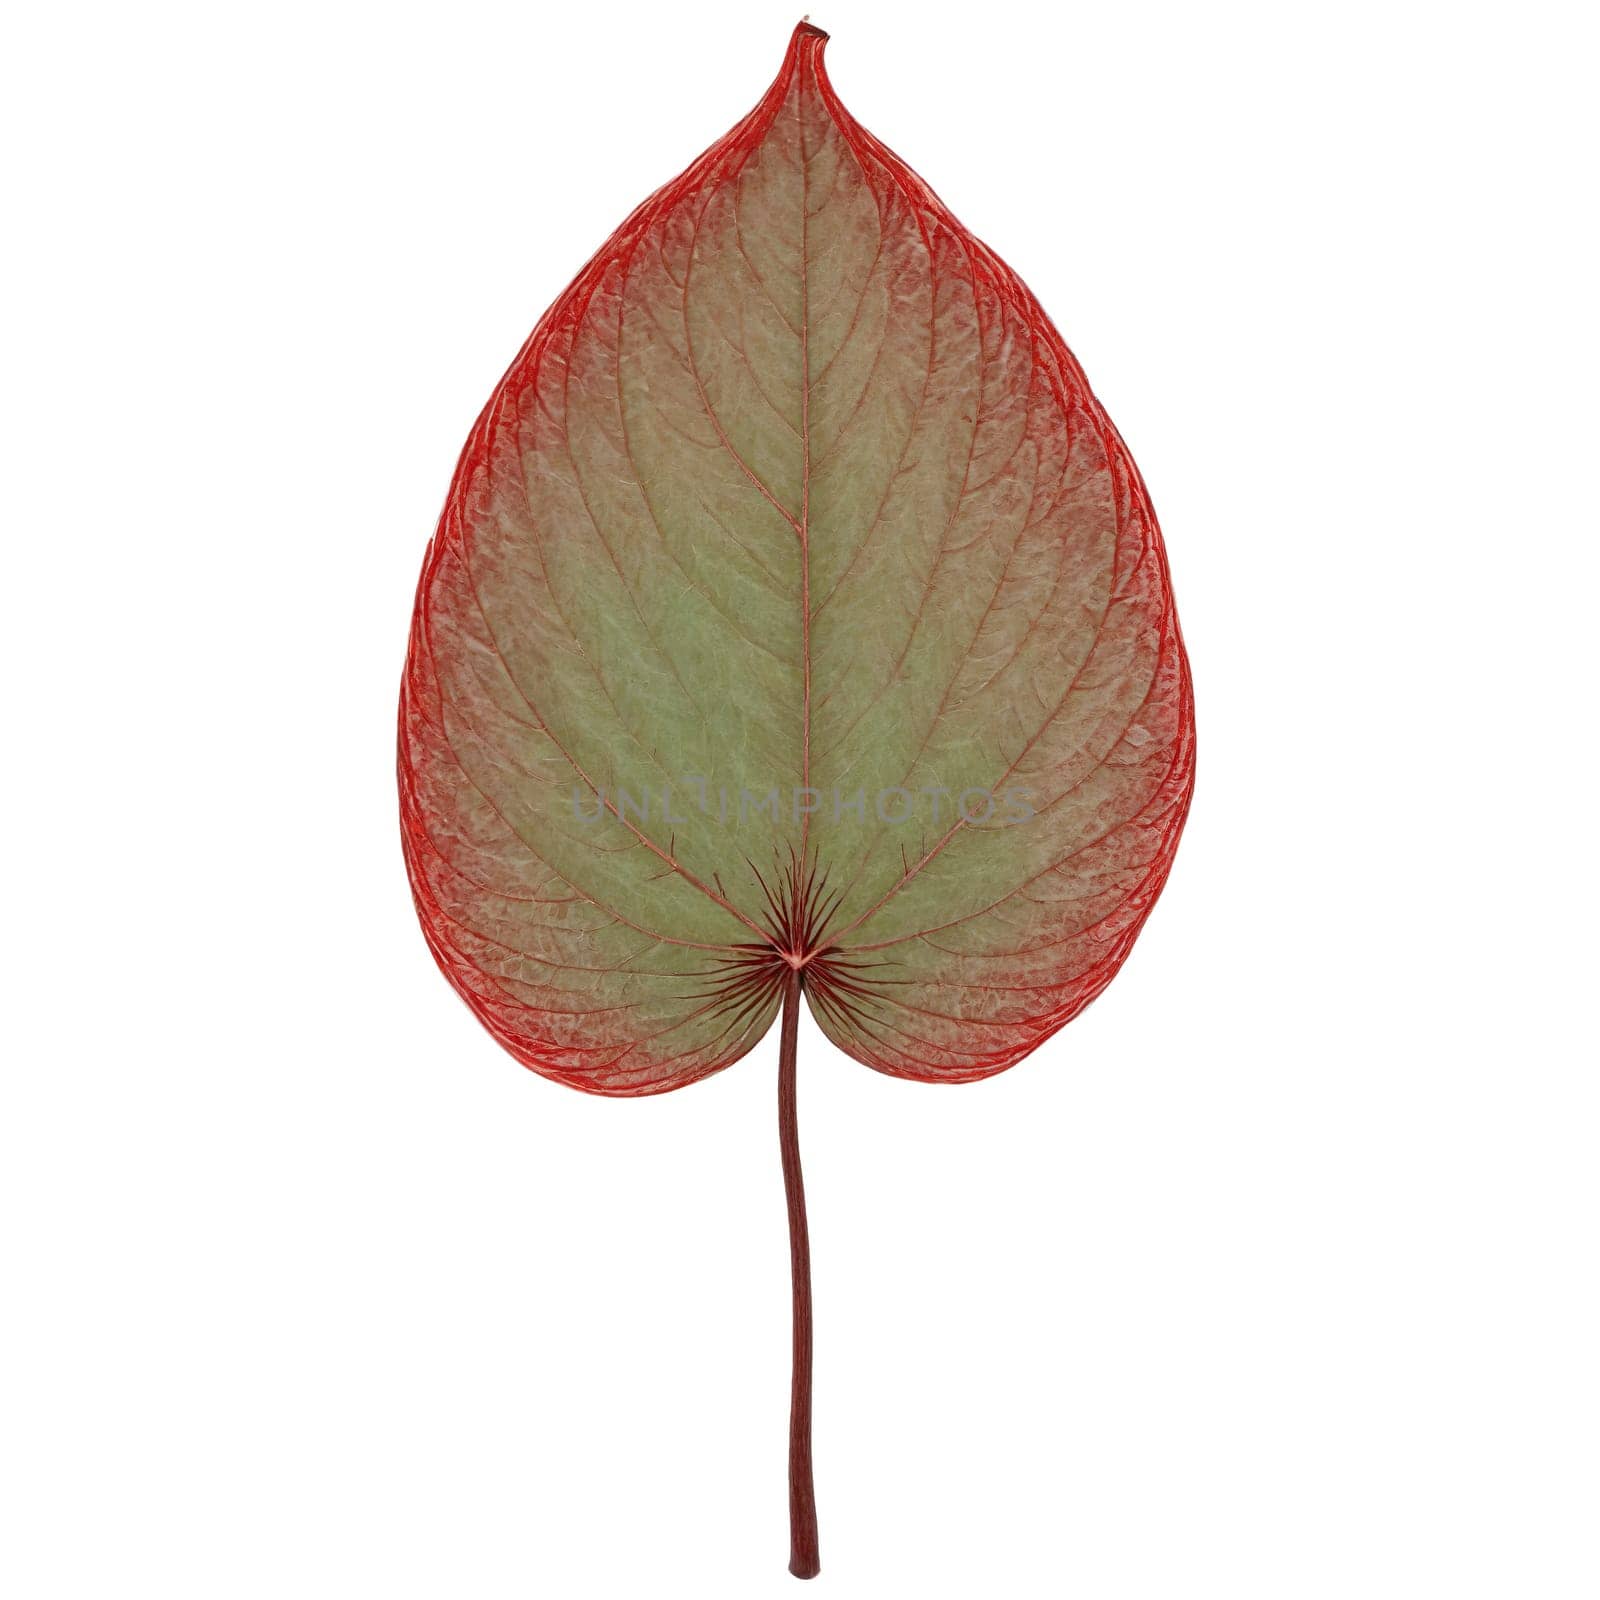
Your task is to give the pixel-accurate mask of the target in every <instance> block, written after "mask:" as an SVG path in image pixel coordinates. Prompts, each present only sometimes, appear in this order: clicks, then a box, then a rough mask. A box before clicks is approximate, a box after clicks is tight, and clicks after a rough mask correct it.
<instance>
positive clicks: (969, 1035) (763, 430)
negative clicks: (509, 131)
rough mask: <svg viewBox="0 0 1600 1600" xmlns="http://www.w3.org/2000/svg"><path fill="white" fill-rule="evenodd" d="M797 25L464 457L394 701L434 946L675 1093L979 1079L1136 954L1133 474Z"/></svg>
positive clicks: (1166, 744) (509, 1030) (1139, 815)
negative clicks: (729, 122) (699, 1083)
mask: <svg viewBox="0 0 1600 1600" xmlns="http://www.w3.org/2000/svg"><path fill="white" fill-rule="evenodd" d="M825 38H826V35H824V34H822V33H821V32H820V31H819V30H817V29H815V28H812V27H810V26H809V25H807V24H802V25H801V26H800V27H799V28H797V29H796V31H795V34H794V36H793V39H792V41H791V43H790V46H789V51H788V54H787V57H786V58H785V60H784V63H783V69H782V71H781V72H780V73H779V75H778V78H777V81H776V82H775V83H774V84H773V85H772V87H771V89H770V90H768V92H767V94H766V96H765V97H764V98H763V99H762V101H761V102H760V104H759V105H758V106H757V107H756V108H755V110H754V111H753V112H751V114H750V115H749V116H748V117H746V118H745V119H744V121H743V122H741V123H740V124H739V125H738V126H737V127H736V128H734V129H733V130H732V131H731V132H730V133H729V134H728V135H727V136H726V137H725V138H723V139H721V140H720V141H719V142H718V143H717V144H715V145H713V146H712V147H711V149H709V150H708V151H707V152H706V153H705V154H704V155H702V156H701V157H700V159H699V160H698V161H696V162H695V163H694V164H693V165H692V166H691V167H690V168H689V169H688V170H687V171H686V172H685V173H684V174H683V175H682V176H681V177H679V178H677V179H676V180H675V181H674V182H672V183H670V184H668V185H667V186H666V187H665V188H664V189H661V190H660V191H658V192H657V193H656V194H655V195H653V196H652V197H651V198H650V199H649V200H647V201H646V202H645V203H644V204H643V205H642V206H640V207H639V209H638V210H637V211H635V212H634V214H633V215H632V216H631V217H630V218H629V219H628V220H627V221H626V222H625V223H624V224H623V225H622V227H621V228H620V229H618V231H617V232H616V234H615V235H614V236H613V237H612V238H611V239H610V240H608V241H607V243H606V244H605V245H604V247H603V248H602V249H601V250H600V252H599V253H598V254H597V255H596V256H595V257H594V259H593V260H592V261H590V263H589V264H588V266H587V267H585V269H584V270H583V272H582V273H580V274H579V276H578V278H577V279H576V281H575V282H574V283H573V284H572V286H571V287H570V288H569V289H568V290H567V291H566V292H565V293H564V294H563V295H562V296H561V297H560V299H559V300H557V301H556V303H555V305H553V306H552V307H551V309H550V310H549V312H547V313H546V315H545V316H544V318H543V319H542V320H541V322H540V323H539V326H538V328H537V329H536V330H535V332H534V333H533V335H532V337H531V338H530V339H529V340H528V342H527V344H526V345H525V347H524V348H523V350H522V352H521V354H520V355H519V356H518V357H517V359H516V360H515V362H514V363H513V364H512V366H511V369H510V371H509V372H508V373H507V374H506V376H505V378H504V379H503V380H502V381H501V383H500V386H499V387H498V388H497V389H496V390H495V393H494V395H493V396H492V398H491V399H490V401H489V404H488V405H487V407H486V408H485V410H484V412H483V414H482V416H481V417H480V418H479V419H478V422H477V425H476V426H475V428H474V429H473V431H472V435H471V437H470V438H469V440H468V442H467V445H466V448H465V450H464V452H463V454H462V457H461V462H460V465H459V467H458V469H457V471H456V475H455V480H454V483H453V484H452V486H451V490H450V495H449V499H448V501H447V503H446V506H445V510H444V514H443V517H442V519H441V521H440V524H439V528H438V531H437V533H436V534H435V536H434V539H433V542H432V545H431V547H430V549H429V552H428V557H427V562H426V566H425V568H424V571H423V574H422V581H421V586H420V589H419V592H418V598H417V606H416V614H415V619H414V624H413V628H412V633H411V643H410V652H409V657H408V660H407V664H406V672H405V681H404V690H403V697H402V706H401V718H400V763H399V765H400V782H401V792H402V815H403V832H404V843H405V851H406V859H407V862H408V865H409V869H410V873H411V880H412V884H413V888H414V891H415V897H416V903H417V908H418V912H419V914H420V916H421V920H422V925H423V928H424V931H425V932H426V935H427V938H428V941H429V943H430V945H431V946H432V949H433V951H434V954H435V956H436V957H437V958H438V961H439V964H440V966H441V967H442V968H443V969H444V971H445V973H446V975H447V976H448V977H449V979H450V981H451V982H452V983H453V984H454V985H455V986H456V988H457V989H458V990H459V991H460V993H461V994H462V995H463V997H464V998H465V999H466V1000H467V1002H468V1004H469V1005H470V1006H471V1007H472V1009H473V1010H474V1011H475V1012H476V1013H477V1015H478V1016H479V1018H480V1019H481V1020H482V1021H483V1022H484V1023H485V1025H486V1026H487V1027H488V1028H489V1029H490V1031H491V1032H492V1033H493V1034H494V1035H495V1037H496V1038H497V1039H499V1040H500V1042H501V1043H502V1044H503V1045H504V1046H505V1047H506V1048H507V1049H508V1050H510V1051H511V1052H512V1054H513V1055H515V1056H516V1057H517V1059H518V1060H520V1061H522V1062H523V1063H525V1064H526V1065H527V1066H529V1067H532V1068H533V1069H534V1070H535V1071H537V1072H540V1073H543V1074H545V1075H546V1076H548V1077H551V1078H555V1079H559V1080H560V1081H562V1082H564V1083H568V1084H571V1085H572V1086H573V1087H575V1088H580V1089H585V1090H590V1091H592V1092H595V1093H599V1094H609V1095H633V1094H647V1093H654V1092H658V1091H662V1090H667V1089H674V1088H679V1087H681V1086H683V1085H685V1084H688V1083H692V1082H693V1081H695V1080H696V1079H698V1078H702V1077H705V1076H706V1075H707V1074H709V1073H712V1072H715V1071H717V1070H718V1069H719V1068H722V1067H726V1066H727V1065H729V1064H730V1063H731V1062H733V1061H735V1060H737V1059H738V1058H739V1057H740V1056H742V1055H743V1054H745V1052H746V1051H748V1050H749V1049H750V1048H751V1047H752V1046H753V1045H754V1044H755V1043H756V1041H757V1040H759V1039H760V1038H761V1036H762V1035H763V1034H764V1033H765V1032H766V1030H767V1028H768V1027H769V1025H770V1024H771V1022H772V1020H773V1017H774V1015H775V1013H776V1011H777V1008H778V1005H779V1001H780V998H781V992H782V988H783V981H784V977H785V974H786V973H787V972H788V971H790V970H792V969H793V968H795V967H796V966H798V967H799V969H800V970H801V971H802V974H803V982H804V987H805V991H806V993H807V995H808V997H809V1000H810V1003H811V1006H812V1009H813V1012H814V1014H815V1016H816V1019H817V1021H818V1023H819V1024H820V1026H821V1027H822V1029H823V1031H824V1032H825V1033H826V1034H827V1035H828V1037H829V1038H831V1039H832V1040H833V1041H834V1042H835V1043H836V1044H837V1045H838V1046H839V1047H840V1048H841V1049H842V1050H844V1051H846V1052H847V1053H848V1054H850V1055H852V1056H854V1057H855V1058H856V1059H857V1060H858V1061H861V1062H864V1063H865V1064H866V1065H868V1066H871V1067H876V1068H878V1069H879V1070H881V1071H884V1072H888V1073H894V1074H898V1075H901V1076H905V1077H912V1078H924V1079H931V1080H940V1081H961V1080H966V1079H973V1078H980V1077H983V1076H986V1075H988V1074H990V1073H994V1072H998V1071H1000V1070H1001V1069H1002V1068H1005V1067H1008V1066H1010V1065H1012V1064H1013V1063H1014V1062H1016V1061H1018V1060H1019V1059H1020V1058H1021V1057H1023V1056H1025V1055H1026V1054H1028V1052H1029V1051H1031V1050H1032V1049H1033V1048H1034V1047H1035V1046H1036V1045H1038V1044H1039V1043H1040V1042H1041V1041H1042V1040H1044V1039H1046V1038H1048V1037H1049V1036H1050V1035H1051V1034H1052V1033H1054V1032H1055V1031H1056V1030H1057V1029H1058V1028H1060V1027H1061V1026H1062V1024H1063V1023H1065V1022H1066V1021H1067V1020H1068V1019H1069V1018H1071V1017H1073V1016H1074V1015H1076V1013H1077V1012H1079V1011H1080V1010H1081V1009H1082V1008H1083V1007H1084V1006H1085V1005H1087V1004H1088V1002H1089V1001H1090V1000H1091V999H1093V998H1094V996H1095V995H1096V994H1098V993H1099V992H1100V990H1101V989H1102V988H1104V986H1105V985H1106V983H1108V982H1109V981H1110V979H1111V977H1112V975H1113V974H1114V973H1115V972H1116V970H1117V968H1118V967H1119V966H1120V965H1121V963H1122V961H1123V959H1124V958H1125V957H1126V955H1127V954H1128V950H1129V947H1130V946H1131V944H1132V943H1133V940H1134V938H1135V936H1136V935H1137V933H1138V931H1139V929H1140V926H1141V925H1142V924H1143V922H1144V919H1145V917H1146V916H1147V915H1148V913H1149V911H1150V908H1151V905H1152V904H1153V902H1154V900H1155V898H1156V896H1157V894H1158V893H1159V891H1160V889H1161V887H1162V884H1163V882H1164V880H1165V878H1166V875H1167V871H1168V868H1169V867H1170V865H1171V862H1172V857H1173V852H1174V850H1175V848H1176V845H1177V841H1178V835H1179V831H1180V829H1181V828H1182V825H1183V820H1184V815H1185V811H1186V808H1187V805H1188V801H1189V795H1190V790H1191V787H1192V779H1193V770H1194V736H1193V712H1192V699H1191V694H1190V686H1189V676H1188V669H1187V665H1186V662H1185V658H1184V653H1183V647H1182V644H1181V641H1180V638H1179V633H1178V625H1177V618H1176V616H1175V614H1174V610H1173V603H1172V595H1171V590H1170V587H1169V583H1168V576H1167V567H1166V561H1165V556H1164V554H1163V550H1162V544H1161V538H1160V534H1159V532H1158V530H1157V527H1156V521H1155V517H1154V514H1153V513H1152V511H1151V508H1150V502H1149V499H1148V496H1147V495H1146V492H1145V489H1144V485H1143V483H1142V482H1141V480H1140V477H1139V473H1138V471H1137V469H1136V468H1135V466H1134V464H1133V461H1132V458H1131V457H1130V456H1129V454H1128V452H1127V449H1126V448H1125V446H1124V445H1123V443H1122V441H1121V439H1120V438H1119V437H1118V435H1117V432H1116V430H1115V429H1114V428H1113V427H1112V425H1111V423H1110V421H1109V420H1108V419H1107V417H1106V415H1105V413H1104V411H1103V410H1102V409H1101V407H1100V406H1099V404H1098V403H1097V402H1096V400H1095V399H1094V397H1093V395H1092V394H1091V393H1090V391H1089V387H1088V384H1087V383H1086V381H1085V379H1084V376H1083V373H1082V371H1081V370H1080V368H1079V366H1078V364H1077V362H1076V361H1075V360H1074V359H1073V357H1072V355H1071V354H1070V353H1069V352H1068V350H1067V348H1066V346H1065V345H1064V344H1063V343H1062V341H1061V338H1060V336H1059V335H1058V334H1057V332H1056V330H1055V328H1054V327H1053V325H1052V324H1051V322H1050V321H1049V319H1048V318H1047V317H1046V315H1045V313H1044V312H1043V310H1042V309H1041V308H1040V306H1039V304H1038V302H1037V301H1036V300H1035V299H1034V298H1033V296H1032V295H1031V294H1030V293H1029V292H1028V290H1027V289H1026V288H1025V287H1024V285H1023V284H1022V282H1021V281H1020V280H1019V279H1018V278H1017V276H1016V275H1015V274H1014V273H1013V272H1012V271H1011V270H1010V268H1008V267H1007V266H1006V265H1005V264H1004V263H1003V262H1002V261H1000V259H999V258H998V257H997V256H996V255H995V254H994V253H993V252H992V251H991V250H989V249H988V248H986V247H985V246H984V245H983V244H981V243H980V242H979V241H977V240H976V239H974V238H973V237H972V236H971V235H970V234H969V233H967V232H966V231H965V230H964V229H963V228H962V227H961V225H960V224H959V223H958V222H957V221H956V220H955V218H954V217H953V216H951V214H950V213H949V211H948V210H946V209H945V207H944V206H943V205H942V204H941V203H940V201H939V200H938V199H937V197H936V196H935V195H934V194H933V192H932V191H931V190H930V189H929V188H928V186H927V185H926V184H925V183H923V181H922V180H921V179H920V178H918V177H917V176H916V174H915V173H913V172H912V171H911V170H910V169H909V168H908V167H906V166H905V165H904V163H902V162H901V161H900V160H898V159H897V158H896V157H895V156H894V155H893V154H892V153H891V152H890V151H889V150H888V149H886V148H885V147H884V146H883V145H882V144H880V143H879V142H878V140H877V139H875V138H874V137H873V136H872V135H871V134H869V133H868V132H866V130H865V129H863V128H862V127H861V125H860V124H859V123H857V122H856V121H855V119H854V118H853V117H851V115H850V114H849V113H848V112H847V111H846V110H845V109H844V107H843V106H842V105H841V104H840V102H839V99H838V96H837V95H836V94H835V93H834V91H833V88H832V86H831V85H830V83H829V82H828V79H827V76H826V74H825V72H824V70H823V65H822V54H823V44H824V40H825Z"/></svg>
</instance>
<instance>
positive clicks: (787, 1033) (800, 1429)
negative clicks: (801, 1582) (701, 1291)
mask: <svg viewBox="0 0 1600 1600" xmlns="http://www.w3.org/2000/svg"><path fill="white" fill-rule="evenodd" d="M800 981H801V980H800V973H799V970H798V969H797V968H793V967H791V968H790V969H789V972H788V974H787V976H786V977H785V978H784V984H783V1031H782V1033H781V1035H780V1036H779V1042H778V1148H779V1150H780V1151H781V1153H782V1155H783V1191H784V1194H785V1195H786V1196H787V1198H788V1201H789V1274H790V1279H791V1282H792V1285H793V1289H794V1375H793V1382H792V1386H791V1388H790V1391H789V1570H790V1571H791V1572H792V1573H793V1574H794V1575H795V1577H797V1578H814V1577H816V1575H817V1573H818V1572H819V1571H821V1563H820V1562H819V1561H818V1559H817V1495H816V1490H815V1489H814V1488H813V1487H812V1482H811V1236H810V1234H809V1233H808V1231H807V1229H806V1185H805V1178H804V1177H803V1176H802V1174H801V1172H800V1128H799V1124H798V1123H797V1122H796V1120H795V1096H794V1058H795V1041H796V1040H797V1039H798V1037H799V1033H800Z"/></svg>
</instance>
